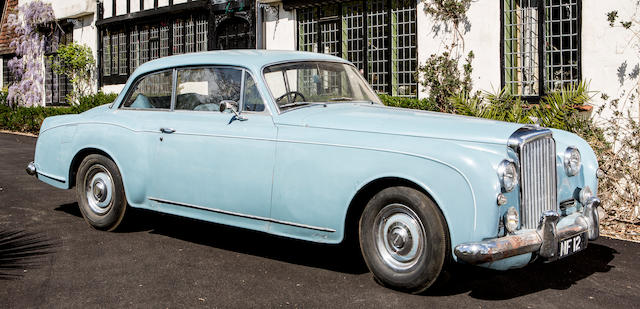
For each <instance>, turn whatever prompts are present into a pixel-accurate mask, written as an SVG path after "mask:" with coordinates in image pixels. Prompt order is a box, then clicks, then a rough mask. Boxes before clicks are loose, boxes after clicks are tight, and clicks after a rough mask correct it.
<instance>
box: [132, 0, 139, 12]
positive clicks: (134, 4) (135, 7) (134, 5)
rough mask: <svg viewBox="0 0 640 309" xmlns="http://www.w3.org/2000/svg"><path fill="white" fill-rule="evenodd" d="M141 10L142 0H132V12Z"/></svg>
mask: <svg viewBox="0 0 640 309" xmlns="http://www.w3.org/2000/svg"><path fill="white" fill-rule="evenodd" d="M138 11H140V1H136V0H134V1H131V13H135V12H138Z"/></svg>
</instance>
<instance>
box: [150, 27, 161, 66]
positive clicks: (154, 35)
mask: <svg viewBox="0 0 640 309" xmlns="http://www.w3.org/2000/svg"><path fill="white" fill-rule="evenodd" d="M149 51H150V53H149V60H153V59H158V58H159V57H160V37H159V36H158V28H157V27H151V29H150V30H149Z"/></svg>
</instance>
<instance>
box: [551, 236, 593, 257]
mask: <svg viewBox="0 0 640 309" xmlns="http://www.w3.org/2000/svg"><path fill="white" fill-rule="evenodd" d="M586 235H587V233H582V234H578V235H575V236H571V237H568V238H565V239H563V240H560V242H559V243H558V258H563V257H566V256H569V255H572V254H574V253H576V252H578V251H581V250H583V249H584V248H586V247H587V236H586Z"/></svg>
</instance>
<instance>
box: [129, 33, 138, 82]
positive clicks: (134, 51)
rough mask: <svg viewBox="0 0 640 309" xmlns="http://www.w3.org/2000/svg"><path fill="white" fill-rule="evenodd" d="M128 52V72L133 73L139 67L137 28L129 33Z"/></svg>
mask: <svg viewBox="0 0 640 309" xmlns="http://www.w3.org/2000/svg"><path fill="white" fill-rule="evenodd" d="M129 52H130V54H129V59H130V64H129V71H130V73H133V71H135V69H136V68H137V67H138V66H139V65H140V37H139V32H138V28H137V27H136V28H134V29H133V30H131V32H130V33H129Z"/></svg>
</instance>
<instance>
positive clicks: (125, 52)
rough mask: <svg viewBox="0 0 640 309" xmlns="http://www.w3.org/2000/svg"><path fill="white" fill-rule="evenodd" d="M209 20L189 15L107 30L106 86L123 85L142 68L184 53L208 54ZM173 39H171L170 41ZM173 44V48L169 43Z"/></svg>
mask: <svg viewBox="0 0 640 309" xmlns="http://www.w3.org/2000/svg"><path fill="white" fill-rule="evenodd" d="M207 32H208V19H207V16H204V15H194V16H191V15H186V16H185V18H180V19H172V20H168V21H166V22H163V23H157V22H154V23H149V24H146V25H145V24H142V25H132V26H129V27H124V28H118V29H105V30H104V35H103V37H102V54H101V67H102V71H101V74H102V76H103V77H106V83H108V84H111V83H124V82H125V81H126V79H125V78H126V76H128V75H129V74H131V73H133V72H134V71H135V69H136V68H138V67H139V66H140V65H141V64H143V63H145V62H147V61H150V60H154V59H158V58H160V57H166V56H169V55H177V54H183V53H191V52H199V51H206V50H207V49H208V48H207V47H208V45H207V44H208V39H207V38H208V37H207ZM170 36H171V37H170ZM170 41H171V42H172V45H170V44H169V42H170Z"/></svg>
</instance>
